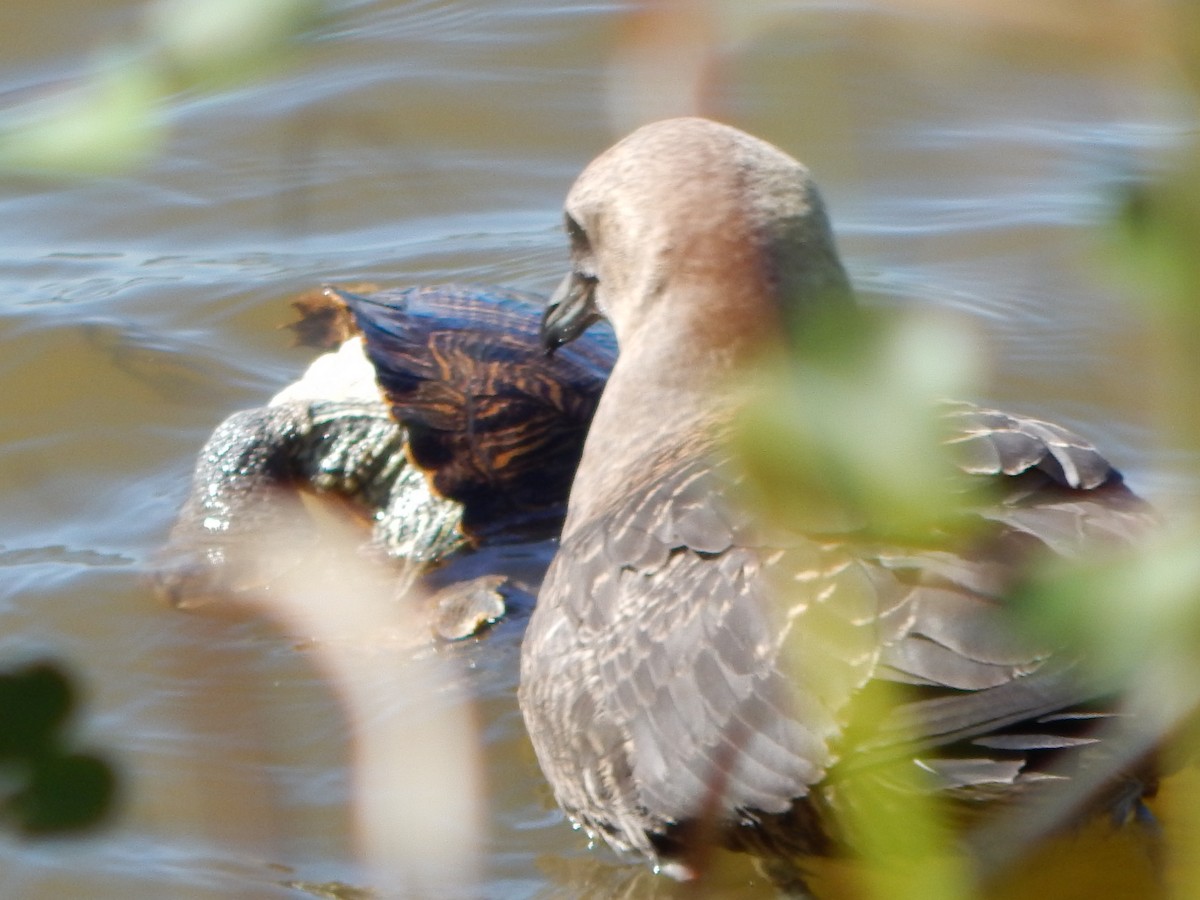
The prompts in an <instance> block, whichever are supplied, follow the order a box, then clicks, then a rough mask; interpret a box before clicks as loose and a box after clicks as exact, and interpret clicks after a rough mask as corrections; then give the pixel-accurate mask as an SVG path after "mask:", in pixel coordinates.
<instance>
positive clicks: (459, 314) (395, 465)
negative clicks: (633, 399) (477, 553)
mask: <svg viewBox="0 0 1200 900" xmlns="http://www.w3.org/2000/svg"><path fill="white" fill-rule="evenodd" d="M293 305H294V306H295V307H296V309H297V310H298V312H299V314H300V318H299V320H298V321H297V322H295V323H293V325H292V326H291V327H292V328H293V330H294V331H295V332H296V333H297V335H298V340H299V342H301V343H304V344H308V345H313V346H318V347H321V348H325V349H329V348H336V349H332V350H330V352H327V353H325V354H324V355H322V356H321V357H319V358H318V359H316V360H315V361H314V362H313V363H312V365H311V366H310V367H309V369H308V371H307V372H306V373H305V375H304V377H303V378H301V379H300V380H299V381H298V382H296V383H295V384H292V385H290V386H288V387H287V388H285V389H284V390H282V391H281V392H279V393H278V394H277V395H276V396H275V397H274V398H272V399H271V401H270V402H269V403H268V404H267V405H265V406H262V407H257V408H254V409H247V410H242V411H239V412H236V413H234V414H232V415H230V416H229V417H228V418H227V419H225V420H224V421H223V422H222V423H221V424H220V425H218V426H217V428H216V429H215V430H214V431H213V433H212V435H211V436H210V437H209V439H208V441H207V442H206V443H205V444H204V447H203V448H202V449H201V451H200V453H199V455H198V458H197V461H196V464H195V468H194V471H193V474H192V482H191V490H190V493H189V496H188V497H187V499H186V501H185V502H184V504H183V507H182V509H181V510H180V512H179V514H178V517H177V519H176V522H175V524H174V526H173V528H172V530H171V534H170V537H169V539H168V541H167V546H166V548H165V550H164V552H163V555H162V557H161V561H160V564H159V566H158V569H157V571H156V574H155V587H156V589H157V590H158V592H159V594H160V595H161V596H162V597H164V598H165V599H166V600H167V601H168V602H169V603H171V604H172V605H174V606H177V607H181V608H195V607H197V606H201V605H206V604H208V603H210V602H212V601H213V600H220V599H228V598H230V597H239V596H243V595H245V594H246V593H247V592H251V591H255V590H259V589H263V588H266V587H267V586H269V585H270V584H271V582H272V581H273V580H274V579H275V578H276V577H277V576H278V574H279V568H280V567H283V568H286V567H287V566H288V565H289V564H290V562H291V561H294V560H298V559H300V558H302V557H304V556H307V555H309V554H311V553H312V552H314V550H315V549H316V548H314V546H313V543H314V542H319V540H320V537H319V534H318V533H316V532H313V533H312V534H311V535H310V536H308V537H307V538H306V537H304V536H300V537H297V536H296V535H295V532H294V530H293V529H289V532H288V534H289V537H288V541H287V544H288V546H287V548H286V550H285V552H284V553H283V554H282V556H280V555H279V554H277V553H276V554H272V557H271V558H272V560H274V562H273V563H271V564H269V565H265V564H264V563H263V561H262V559H261V556H260V555H259V554H257V553H255V552H254V549H255V548H254V545H255V543H256V542H257V541H258V539H259V538H260V537H262V536H264V535H270V534H271V533H272V532H273V531H274V530H275V529H277V528H278V527H281V526H290V525H291V524H292V523H294V522H295V521H297V519H298V518H300V519H304V518H305V517H306V516H307V513H305V509H306V508H309V507H311V504H306V499H307V498H310V497H319V498H321V499H323V500H326V501H332V502H333V504H334V506H335V508H339V509H341V510H344V511H348V512H349V513H350V514H351V515H352V516H353V517H355V518H358V519H360V520H362V521H363V522H365V523H367V524H368V525H369V529H370V536H369V538H367V539H365V540H364V549H365V550H366V551H367V552H369V553H370V554H372V555H375V556H380V557H384V558H386V559H388V560H390V561H392V562H393V563H395V564H396V566H397V586H398V589H400V588H405V587H407V586H409V585H411V583H412V582H413V581H414V580H416V579H418V578H421V577H424V576H426V575H428V574H429V573H430V572H432V571H434V570H436V569H437V567H438V566H440V565H441V564H443V563H444V562H445V561H447V560H448V559H451V558H454V557H455V556H456V555H461V554H465V553H469V552H470V551H472V550H475V549H478V548H480V547H482V546H485V545H490V544H498V543H504V542H513V541H537V540H544V539H549V538H552V537H554V536H556V535H557V533H558V529H559V528H560V527H561V524H562V518H563V515H564V513H565V509H566V498H567V492H568V490H569V487H570V483H571V479H572V477H573V475H574V471H575V466H576V465H577V464H578V461H579V455H580V453H581V452H582V447H583V439H584V435H585V434H586V430H587V426H588V424H589V422H590V421H591V416H592V413H593V412H594V410H595V407H596V403H597V400H598V398H599V395H600V391H601V389H602V388H603V385H604V382H605V379H606V378H607V376H608V372H609V371H610V370H611V369H612V365H613V362H614V359H615V357H616V342H615V339H614V337H613V335H612V331H611V329H609V328H607V327H600V328H597V329H594V330H593V331H592V332H591V333H590V334H589V335H588V338H587V339H586V340H584V341H581V342H577V344H575V345H573V350H574V351H575V352H573V353H567V354H563V353H560V354H556V355H555V356H549V355H547V354H545V353H544V352H543V350H542V349H541V346H540V344H539V338H538V332H539V326H540V321H541V314H542V309H543V307H544V305H545V298H544V297H541V296H538V295H535V294H531V293H527V292H521V291H515V290H508V289H503V288H497V287H475V286H457V285H436V286H422V287H409V288H401V289H392V290H363V291H353V290H346V289H341V288H338V287H326V288H323V289H321V290H319V291H316V292H310V293H308V294H306V295H303V296H302V297H301V298H299V299H298V300H296V301H295V302H294V304H293ZM323 506H326V507H327V506H328V504H323ZM264 566H265V567H264ZM502 580H503V579H498V578H497V576H495V575H494V574H488V575H484V576H480V578H479V579H472V580H471V583H468V584H463V585H454V584H451V585H448V586H445V587H443V589H442V591H441V592H440V593H439V594H437V595H436V596H435V597H434V598H433V600H432V606H433V608H434V609H435V610H436V611H437V612H435V615H434V623H433V627H434V630H435V632H436V633H437V634H438V635H439V636H441V637H445V638H461V637H466V636H468V635H471V634H474V633H476V632H477V631H478V630H480V629H481V628H482V627H484V626H485V625H487V624H490V623H491V622H493V621H495V620H496V619H497V618H499V617H500V616H501V615H503V612H504V602H503V596H502V592H501V586H502Z"/></svg>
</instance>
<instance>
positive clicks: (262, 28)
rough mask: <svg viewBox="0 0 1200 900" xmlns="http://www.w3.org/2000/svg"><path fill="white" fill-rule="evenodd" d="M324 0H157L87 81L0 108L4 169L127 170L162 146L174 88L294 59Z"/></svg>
mask: <svg viewBox="0 0 1200 900" xmlns="http://www.w3.org/2000/svg"><path fill="white" fill-rule="evenodd" d="M322 12H323V2H322V0H254V2H245V0H157V2H155V3H152V4H151V5H150V6H149V7H147V9H146V13H145V16H144V18H143V21H142V29H141V35H140V39H139V40H138V41H136V42H134V43H133V44H131V45H129V46H125V47H120V48H110V49H108V50H107V51H105V52H104V53H102V54H98V55H97V57H96V58H95V60H94V61H93V64H92V71H91V73H90V74H89V75H87V76H85V78H84V79H83V81H82V82H80V83H77V84H73V85H71V86H69V87H66V88H63V89H60V90H58V91H56V92H54V93H52V94H49V95H44V96H42V97H40V98H38V99H36V100H33V101H31V102H28V103H26V104H24V105H22V106H20V107H18V108H15V109H9V110H6V111H3V112H0V172H2V171H5V170H7V171H10V172H14V173H22V174H28V175H40V176H43V177H64V176H84V175H97V174H106V173H112V172H118V171H121V170H123V169H126V168H128V167H129V166H132V165H134V164H137V163H139V162H142V161H143V160H145V159H147V158H149V157H151V156H152V155H153V154H154V153H155V152H157V151H158V150H159V149H160V147H161V145H162V143H163V140H164V137H165V132H166V122H165V109H164V107H165V101H166V100H167V99H168V98H169V97H171V96H172V95H174V94H178V93H181V92H189V91H205V90H213V89H218V88H223V87H228V86H230V85H233V84H237V83H241V82H244V81H247V80H249V79H250V78H252V77H254V76H256V75H261V74H262V73H264V72H266V71H269V70H270V69H272V68H273V67H276V66H278V65H280V64H282V63H284V62H286V61H287V59H288V58H289V56H290V54H291V52H292V51H293V50H294V47H295V45H296V42H297V39H298V38H299V37H300V36H301V35H302V34H303V33H304V32H305V31H306V30H308V29H310V28H312V27H313V26H314V25H316V24H317V23H318V22H319V21H320V20H321V17H322Z"/></svg>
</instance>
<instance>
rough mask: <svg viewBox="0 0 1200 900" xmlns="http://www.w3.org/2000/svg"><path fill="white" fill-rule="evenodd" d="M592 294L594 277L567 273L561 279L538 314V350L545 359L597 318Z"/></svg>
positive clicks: (598, 314)
mask: <svg viewBox="0 0 1200 900" xmlns="http://www.w3.org/2000/svg"><path fill="white" fill-rule="evenodd" d="M595 294H596V279H595V278H588V277H587V276H584V275H579V274H578V273H576V272H571V273H570V274H569V275H567V277H566V278H564V279H563V280H562V283H561V284H560V285H559V286H558V289H557V290H556V291H555V292H554V296H552V297H551V298H550V302H549V303H547V304H546V311H545V312H544V313H543V314H542V330H541V334H542V348H543V349H544V350H545V351H546V355H547V356H549V355H550V354H552V353H554V351H555V350H557V349H558V348H559V347H561V346H562V345H563V344H569V343H570V342H571V341H573V340H575V338H577V337H579V335H581V334H583V332H584V330H585V329H586V328H587V327H588V326H589V325H591V324H592V323H593V322H595V321H598V320H599V319H600V311H599V310H598V309H597V308H596V298H595Z"/></svg>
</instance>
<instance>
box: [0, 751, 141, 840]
mask: <svg viewBox="0 0 1200 900" xmlns="http://www.w3.org/2000/svg"><path fill="white" fill-rule="evenodd" d="M116 787H117V782H116V776H115V774H114V772H113V770H112V767H111V766H110V765H109V764H108V763H106V762H105V761H104V760H102V759H100V758H99V757H97V756H92V755H89V754H83V753H76V754H68V755H63V756H59V755H51V756H45V757H41V758H39V759H37V760H36V762H35V764H34V766H33V768H32V771H31V773H30V778H29V780H28V783H27V784H26V786H25V787H24V789H23V790H21V791H19V792H18V793H16V794H15V795H14V796H13V797H11V798H10V799H9V802H8V807H9V811H10V812H11V813H12V814H14V815H15V816H16V819H17V823H18V827H19V828H20V829H21V830H22V831H23V832H25V833H26V834H28V835H45V834H57V833H61V832H64V831H78V830H80V829H84V828H89V827H91V826H93V825H96V824H97V823H98V822H100V821H101V820H102V819H103V818H104V816H105V815H106V814H107V813H108V811H109V809H110V808H111V806H112V802H113V799H114V797H115V794H116Z"/></svg>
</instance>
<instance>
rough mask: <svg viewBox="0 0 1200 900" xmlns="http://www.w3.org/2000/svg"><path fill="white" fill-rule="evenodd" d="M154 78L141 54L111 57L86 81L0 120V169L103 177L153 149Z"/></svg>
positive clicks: (156, 125)
mask: <svg viewBox="0 0 1200 900" xmlns="http://www.w3.org/2000/svg"><path fill="white" fill-rule="evenodd" d="M163 92H164V86H163V82H162V80H161V77H160V76H159V74H158V73H157V72H156V70H155V69H154V68H153V66H152V65H151V64H150V63H149V62H148V61H147V60H145V59H140V60H138V59H124V60H112V61H109V62H108V63H107V64H106V65H104V66H102V67H101V69H100V71H98V72H97V73H96V75H95V76H94V77H93V79H92V80H91V81H90V82H88V83H86V84H84V85H81V86H78V87H76V88H74V89H71V90H68V91H64V92H63V93H60V94H56V95H53V96H50V97H48V98H45V99H43V100H42V101H40V102H38V103H34V104H31V105H30V106H28V107H27V108H25V109H24V110H23V111H22V112H23V114H21V115H19V116H18V115H10V117H9V118H8V119H7V120H6V121H3V122H0V169H9V170H12V171H16V172H23V173H27V174H34V175H41V176H56V177H62V176H82V175H103V174H108V173H112V172H117V171H120V170H122V169H126V168H128V167H129V166H132V165H134V164H136V163H139V162H142V161H143V160H145V159H147V158H149V157H150V156H151V155H153V154H154V153H155V152H157V150H158V148H159V145H160V143H161V141H162V131H163V124H162V120H161V118H160V116H159V114H158V106H159V101H160V100H161V98H162V95H163Z"/></svg>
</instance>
